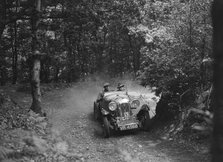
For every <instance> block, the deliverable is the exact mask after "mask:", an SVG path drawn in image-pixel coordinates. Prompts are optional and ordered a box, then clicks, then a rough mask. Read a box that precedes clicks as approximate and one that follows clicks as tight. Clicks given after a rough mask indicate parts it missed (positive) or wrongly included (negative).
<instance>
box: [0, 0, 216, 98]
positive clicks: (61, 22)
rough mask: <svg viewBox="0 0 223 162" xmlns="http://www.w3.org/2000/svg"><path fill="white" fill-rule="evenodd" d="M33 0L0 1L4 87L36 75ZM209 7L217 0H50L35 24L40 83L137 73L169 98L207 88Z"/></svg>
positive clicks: (0, 67) (0, 57) (144, 82)
mask: <svg viewBox="0 0 223 162" xmlns="http://www.w3.org/2000/svg"><path fill="white" fill-rule="evenodd" d="M34 2H35V1H27V0H7V1H6V0H3V1H1V2H0V10H1V14H0V15H1V21H0V33H1V39H0V46H1V48H0V53H1V55H0V70H1V74H0V81H1V85H4V84H6V83H7V82H12V83H13V84H15V83H17V82H28V81H29V79H30V75H29V74H30V67H31V65H30V59H31V56H32V54H31V53H32V31H31V27H32V21H30V20H31V15H32V14H33V12H32V10H33V8H32V3H34ZM210 6H211V0H199V1H196V0H114V1H104V0H97V1H95V0H89V1H86V0H77V1H73V0H56V1H53V0H44V1H42V5H41V12H40V13H38V16H39V18H40V22H39V24H38V30H37V46H38V50H39V51H40V53H41V54H42V55H41V75H40V79H41V82H42V83H49V82H73V81H76V80H78V79H80V78H84V77H87V76H88V75H90V74H94V73H97V72H101V73H106V74H109V75H110V76H112V77H117V76H122V75H124V74H125V73H131V74H132V75H134V77H135V78H137V79H138V80H139V81H140V83H141V84H142V85H144V86H146V85H150V86H156V87H162V88H163V90H164V92H167V93H168V96H169V98H171V99H174V98H175V99H176V98H177V100H178V96H179V95H182V94H183V93H184V92H185V91H187V90H188V89H191V90H192V91H193V94H198V93H200V92H202V91H203V90H207V89H208V88H210V84H211V70H210V67H211V60H212V59H211V51H212V44H211V40H212V37H211V36H212V26H211V16H210ZM177 95H178V96H177Z"/></svg>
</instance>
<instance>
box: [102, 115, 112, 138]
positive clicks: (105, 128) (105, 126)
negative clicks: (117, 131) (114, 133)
mask: <svg viewBox="0 0 223 162" xmlns="http://www.w3.org/2000/svg"><path fill="white" fill-rule="evenodd" d="M110 135H111V132H110V127H109V121H108V118H107V117H106V116H105V117H103V136H104V137H105V138H109V137H110Z"/></svg>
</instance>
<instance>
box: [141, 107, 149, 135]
mask: <svg viewBox="0 0 223 162" xmlns="http://www.w3.org/2000/svg"><path fill="white" fill-rule="evenodd" d="M141 124H142V129H143V130H144V131H149V130H150V127H151V119H150V115H149V112H148V111H145V112H144V113H143V114H142V116H141Z"/></svg>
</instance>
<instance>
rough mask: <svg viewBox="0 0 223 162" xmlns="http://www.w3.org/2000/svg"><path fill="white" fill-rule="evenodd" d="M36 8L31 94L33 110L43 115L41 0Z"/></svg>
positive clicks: (32, 22)
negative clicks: (40, 42) (41, 89)
mask: <svg viewBox="0 0 223 162" xmlns="http://www.w3.org/2000/svg"><path fill="white" fill-rule="evenodd" d="M35 2H36V3H35V6H34V8H33V13H32V17H31V25H32V54H33V56H32V70H31V94H32V99H33V102H32V105H31V108H30V109H31V110H33V111H34V112H35V113H39V114H42V108H41V92H40V68H41V63H40V52H38V50H37V48H38V42H37V28H38V24H39V13H40V8H41V7H40V6H41V0H35Z"/></svg>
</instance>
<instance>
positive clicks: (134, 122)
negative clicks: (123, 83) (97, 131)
mask: <svg viewBox="0 0 223 162" xmlns="http://www.w3.org/2000/svg"><path fill="white" fill-rule="evenodd" d="M159 100H160V96H156V95H155V93H147V94H139V93H137V92H127V91H110V92H105V93H104V95H103V97H102V99H101V100H100V101H98V100H96V101H95V102H94V118H95V120H98V121H100V122H101V123H102V128H103V136H104V137H105V138H108V137H110V135H111V132H112V131H123V130H131V129H143V130H146V131H147V130H149V129H150V127H151V123H152V122H151V119H152V118H153V117H154V116H155V115H156V105H157V103H158V102H159Z"/></svg>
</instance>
